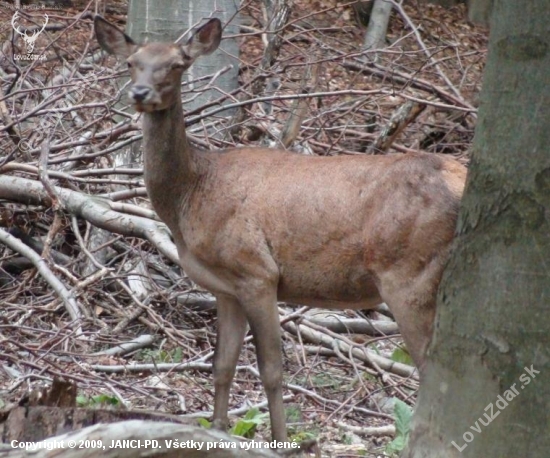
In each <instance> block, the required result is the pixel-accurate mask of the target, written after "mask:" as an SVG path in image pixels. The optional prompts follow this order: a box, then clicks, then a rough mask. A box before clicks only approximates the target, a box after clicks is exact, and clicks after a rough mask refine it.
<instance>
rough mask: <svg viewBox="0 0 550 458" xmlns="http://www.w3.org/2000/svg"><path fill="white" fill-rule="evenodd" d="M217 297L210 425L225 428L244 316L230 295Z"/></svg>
mask: <svg viewBox="0 0 550 458" xmlns="http://www.w3.org/2000/svg"><path fill="white" fill-rule="evenodd" d="M216 299H217V310H218V332H217V338H216V349H215V351H214V421H213V424H212V426H213V427H214V428H216V429H221V430H222V431H225V430H226V429H227V423H228V419H227V409H228V405H229V390H230V388H231V382H232V381H233V377H234V376H235V368H236V367H237V361H238V359H239V354H240V352H241V348H242V345H243V340H244V335H245V333H246V317H245V314H244V310H243V309H242V307H241V306H240V304H239V302H238V301H237V300H236V299H235V298H233V297H230V296H223V295H219V296H217V297H216Z"/></svg>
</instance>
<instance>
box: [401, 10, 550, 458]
mask: <svg viewBox="0 0 550 458" xmlns="http://www.w3.org/2000/svg"><path fill="white" fill-rule="evenodd" d="M526 6H527V5H526V4H524V3H523V2H516V1H513V0H507V1H504V0H503V1H500V2H494V4H493V11H492V16H491V35H490V45H489V56H488V62H487V67H486V73H485V79H484V83H483V90H482V103H481V109H480V113H479V114H480V116H479V122H478V126H477V131H476V138H475V141H474V153H473V158H472V164H471V167H470V172H469V176H468V180H467V183H466V190H465V194H464V198H463V204H462V211H461V215H460V217H459V223H458V229H457V233H458V238H457V244H456V248H455V251H454V253H453V255H452V257H451V259H450V261H449V264H448V266H447V269H446V271H445V274H444V277H443V280H442V283H441V287H440V290H439V295H438V312H437V323H436V326H435V334H434V338H433V342H432V346H431V349H430V352H429V358H428V361H427V365H426V368H425V369H426V370H425V373H424V378H423V380H422V382H421V388H420V394H419V401H418V405H417V409H416V413H415V417H414V419H413V425H412V432H411V440H410V443H409V447H408V450H407V451H406V452H405V453H404V455H403V456H404V457H405V458H420V457H423V458H432V457H433V458H436V457H437V458H440V457H459V456H460V457H466V458H467V457H484V458H502V457H512V456H528V457H530V458H539V457H540V458H543V457H544V458H546V457H547V456H548V450H550V436H549V435H548V425H549V424H550V383H549V382H550V321H549V320H548V319H547V317H548V309H549V304H550V261H549V254H550V155H549V154H548V145H550V123H549V120H550V85H549V84H548V75H549V74H550V44H549V41H548V24H549V23H550V10H549V9H548V6H547V2H546V1H544V0H538V1H532V2H529V6H528V7H526ZM516 396H517V399H514V398H515V397H516Z"/></svg>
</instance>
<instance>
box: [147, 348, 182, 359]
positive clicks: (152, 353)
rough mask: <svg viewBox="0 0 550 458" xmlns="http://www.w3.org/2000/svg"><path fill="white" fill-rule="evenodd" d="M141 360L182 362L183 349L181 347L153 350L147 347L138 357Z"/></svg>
mask: <svg viewBox="0 0 550 458" xmlns="http://www.w3.org/2000/svg"><path fill="white" fill-rule="evenodd" d="M137 359H138V360H140V361H154V362H155V363H181V362H182V361H183V350H182V349H181V347H177V348H174V349H173V350H152V349H150V348H146V349H144V350H142V351H141V352H140V353H139V356H138V357H137Z"/></svg>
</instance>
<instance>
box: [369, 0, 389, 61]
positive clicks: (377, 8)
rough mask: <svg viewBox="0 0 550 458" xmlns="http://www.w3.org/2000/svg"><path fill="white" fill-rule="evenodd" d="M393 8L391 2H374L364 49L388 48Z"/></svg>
mask: <svg viewBox="0 0 550 458" xmlns="http://www.w3.org/2000/svg"><path fill="white" fill-rule="evenodd" d="M392 7H393V5H392V4H391V2H389V1H387V0H374V5H373V7H372V11H371V13H370V19H369V26H368V28H367V33H366V34H365V40H364V41H363V49H365V50H369V49H383V48H385V47H386V32H387V30H388V23H389V22H390V14H391V10H392Z"/></svg>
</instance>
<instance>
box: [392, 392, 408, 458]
mask: <svg viewBox="0 0 550 458" xmlns="http://www.w3.org/2000/svg"><path fill="white" fill-rule="evenodd" d="M394 416H395V438H394V439H393V440H392V441H391V442H390V443H389V444H388V445H387V446H386V454H388V455H390V456H392V455H394V454H396V453H399V452H402V451H403V450H404V449H405V446H406V445H407V441H408V440H409V432H410V428H411V418H412V409H411V408H410V407H409V406H408V405H407V404H405V403H404V402H403V401H401V400H400V399H397V398H396V399H395V405H394Z"/></svg>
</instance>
